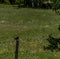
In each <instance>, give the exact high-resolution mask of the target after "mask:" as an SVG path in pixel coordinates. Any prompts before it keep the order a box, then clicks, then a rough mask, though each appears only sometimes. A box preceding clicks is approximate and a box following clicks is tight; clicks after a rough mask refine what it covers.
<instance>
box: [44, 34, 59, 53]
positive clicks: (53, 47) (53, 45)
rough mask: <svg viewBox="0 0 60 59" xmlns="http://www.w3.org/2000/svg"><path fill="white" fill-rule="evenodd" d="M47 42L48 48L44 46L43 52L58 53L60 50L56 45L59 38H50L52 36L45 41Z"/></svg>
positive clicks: (50, 36)
mask: <svg viewBox="0 0 60 59" xmlns="http://www.w3.org/2000/svg"><path fill="white" fill-rule="evenodd" d="M47 41H48V43H49V44H48V46H44V50H46V49H47V50H51V51H52V52H53V51H54V50H55V51H59V50H60V48H59V47H58V45H59V44H60V38H54V37H52V35H51V34H50V35H49V38H48V39H47Z"/></svg>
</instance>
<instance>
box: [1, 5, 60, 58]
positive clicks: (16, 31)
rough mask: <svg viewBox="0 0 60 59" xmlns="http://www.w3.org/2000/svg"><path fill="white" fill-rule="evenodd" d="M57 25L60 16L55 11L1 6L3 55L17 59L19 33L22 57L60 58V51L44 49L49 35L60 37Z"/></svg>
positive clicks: (59, 21)
mask: <svg viewBox="0 0 60 59" xmlns="http://www.w3.org/2000/svg"><path fill="white" fill-rule="evenodd" d="M58 25H60V15H57V14H56V13H55V12H54V11H53V10H47V9H32V8H20V9H18V8H17V7H12V6H11V5H0V58H1V59H14V51H15V40H14V38H15V37H16V36H19V37H20V39H19V42H20V44H19V59H59V58H60V52H51V51H44V50H43V46H44V45H46V44H47V42H46V39H47V38H48V35H49V34H51V33H52V35H53V36H54V37H60V31H59V30H58V29H57V28H58Z"/></svg>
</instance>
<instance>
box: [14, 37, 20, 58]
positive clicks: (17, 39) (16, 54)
mask: <svg viewBox="0 0 60 59" xmlns="http://www.w3.org/2000/svg"><path fill="white" fill-rule="evenodd" d="M15 40H16V49H15V59H18V48H19V37H16V38H15Z"/></svg>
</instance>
